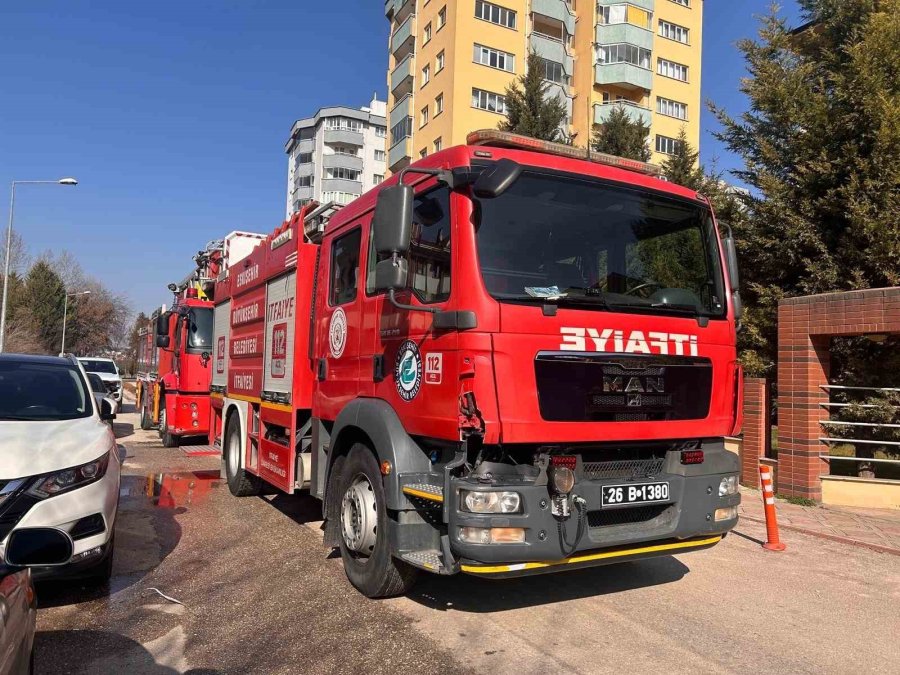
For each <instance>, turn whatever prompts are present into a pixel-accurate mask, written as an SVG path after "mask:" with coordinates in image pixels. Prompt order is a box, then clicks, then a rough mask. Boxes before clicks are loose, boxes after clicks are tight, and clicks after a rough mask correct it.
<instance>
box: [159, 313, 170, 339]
mask: <svg viewBox="0 0 900 675" xmlns="http://www.w3.org/2000/svg"><path fill="white" fill-rule="evenodd" d="M169 314H170V312H163V313H162V314H160V315H159V316H158V317H156V334H157V335H168V334H169Z"/></svg>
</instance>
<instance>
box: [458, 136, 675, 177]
mask: <svg viewBox="0 0 900 675" xmlns="http://www.w3.org/2000/svg"><path fill="white" fill-rule="evenodd" d="M466 144H467V145H482V146H484V145H487V146H494V147H496V148H513V149H515V150H531V151H532V152H543V153H545V154H548V155H557V156H559V157H568V158H569V159H580V160H586V159H589V160H590V161H591V162H595V163H597V164H606V165H607V166H615V167H618V168H619V169H627V170H628V171H637V172H638V173H642V174H644V175H647V176H654V177H655V178H659V177H661V175H662V169H660V168H659V167H658V166H656V165H654V164H648V163H647V162H638V161H637V160H634V159H626V158H625V157H616V156H615V155H607V154H606V153H604V152H594V151H593V150H591V152H590V153H587V152H586V151H585V149H584V148H576V147H575V146H573V145H564V144H563V143H553V142H551V141H541V140H538V139H537V138H530V137H529V136H521V135H519V134H513V133H510V132H508V131H498V130H496V129H481V130H479V131H473V132H472V133H470V134H469V135H468V136H466Z"/></svg>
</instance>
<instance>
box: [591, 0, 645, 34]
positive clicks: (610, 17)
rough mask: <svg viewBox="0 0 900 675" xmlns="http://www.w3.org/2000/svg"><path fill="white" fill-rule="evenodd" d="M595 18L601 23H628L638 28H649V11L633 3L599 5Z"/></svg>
mask: <svg viewBox="0 0 900 675" xmlns="http://www.w3.org/2000/svg"><path fill="white" fill-rule="evenodd" d="M597 20H598V21H599V22H600V23H601V24H605V25H609V24H617V23H630V24H632V25H633V26H638V27H639V28H645V29H647V30H650V29H651V22H650V12H648V11H646V10H644V9H641V8H640V7H635V6H634V5H626V4H621V5H609V6H608V7H599V8H598V12H597Z"/></svg>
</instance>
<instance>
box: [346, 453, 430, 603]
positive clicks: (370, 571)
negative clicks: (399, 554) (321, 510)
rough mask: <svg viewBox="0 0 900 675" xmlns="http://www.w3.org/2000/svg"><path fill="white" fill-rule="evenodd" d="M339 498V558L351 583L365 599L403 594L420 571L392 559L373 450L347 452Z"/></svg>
mask: <svg viewBox="0 0 900 675" xmlns="http://www.w3.org/2000/svg"><path fill="white" fill-rule="evenodd" d="M338 495H339V498H340V500H341V503H340V505H339V506H338V512H339V514H340V531H341V537H340V549H341V559H342V560H343V561H344V572H345V573H346V574H347V578H348V579H349V580H350V583H351V584H353V585H354V586H355V587H356V589H357V590H359V592H360V593H362V594H363V595H365V596H366V597H369V598H385V597H390V596H393V595H402V594H404V593H406V592H407V591H408V590H409V589H410V588H412V586H413V584H414V583H415V581H416V577H417V575H418V570H416V568H414V567H412V566H410V565H407V564H406V563H404V562H402V561H400V560H397V559H396V558H394V557H393V556H392V555H391V550H390V548H391V547H390V542H389V541H388V529H389V526H388V514H387V507H386V501H387V500H386V499H385V494H384V484H383V482H382V478H381V471H379V469H378V462H377V460H376V459H375V456H374V454H373V453H372V451H371V450H370V449H369V448H368V447H367V446H365V445H364V444H362V443H356V444H354V445H353V447H352V448H351V449H350V454H349V455H348V456H347V461H346V463H345V464H344V467H343V470H342V471H341V487H340V489H339V490H338Z"/></svg>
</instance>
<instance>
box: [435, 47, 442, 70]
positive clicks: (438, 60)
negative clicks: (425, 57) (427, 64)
mask: <svg viewBox="0 0 900 675" xmlns="http://www.w3.org/2000/svg"><path fill="white" fill-rule="evenodd" d="M443 69H444V50H443V49H442V50H441V51H440V52H438V55H437V57H436V58H435V59H434V72H435V74H437V73H439V72H441V71H442V70H443Z"/></svg>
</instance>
